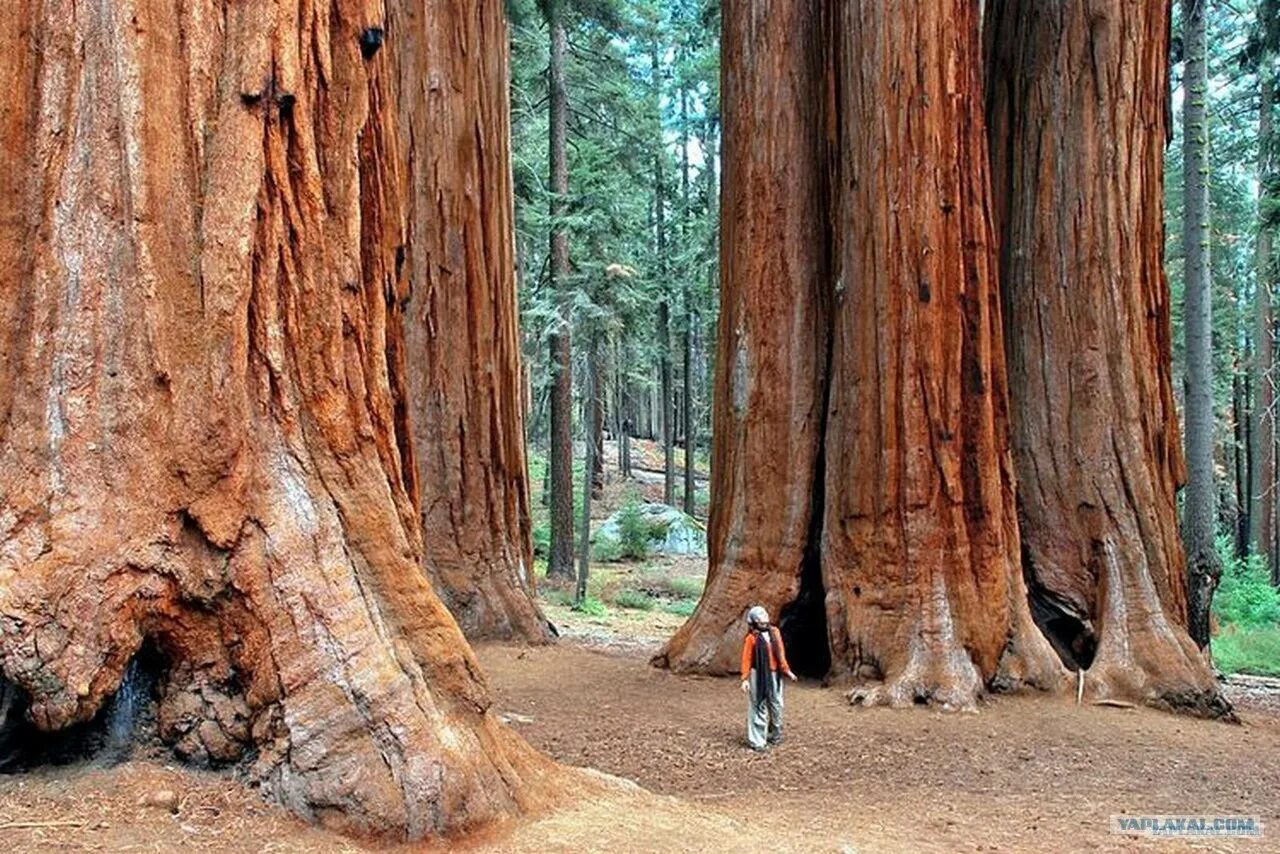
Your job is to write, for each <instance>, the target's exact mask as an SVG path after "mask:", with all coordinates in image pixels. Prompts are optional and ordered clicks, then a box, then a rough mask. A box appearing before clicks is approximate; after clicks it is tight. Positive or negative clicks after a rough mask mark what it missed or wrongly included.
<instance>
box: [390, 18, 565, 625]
mask: <svg viewBox="0 0 1280 854" xmlns="http://www.w3.org/2000/svg"><path fill="white" fill-rule="evenodd" d="M397 25H398V26H399V27H400V33H401V36H402V40H401V43H402V44H405V45H406V50H405V52H403V53H402V55H401V61H400V62H399V69H400V95H401V98H402V113H401V115H402V116H403V117H404V122H403V123H402V126H401V131H402V134H404V140H403V144H404V145H405V147H406V150H407V151H408V152H409V171H408V174H407V186H408V194H409V195H408V199H409V201H408V208H407V220H408V223H409V233H408V241H407V247H406V251H405V253H404V256H403V257H404V262H403V263H404V270H403V275H404V276H406V277H407V278H408V281H409V291H410V292H409V298H408V306H407V308H406V313H407V319H406V325H405V358H406V360H407V364H408V366H409V370H408V372H407V376H408V389H409V420H410V421H411V422H412V425H413V429H412V433H413V446H414V449H415V451H416V455H417V462H418V465H417V471H416V473H415V474H416V477H415V478H414V479H413V482H412V483H411V485H410V491H411V492H413V491H414V490H415V489H416V491H417V492H418V493H420V495H419V496H417V498H418V503H419V506H421V508H422V530H423V539H424V541H425V555H424V565H425V567H426V569H427V571H428V573H429V574H430V576H431V579H432V581H433V582H434V583H435V588H436V591H437V592H438V593H439V594H440V596H441V598H442V599H443V600H444V602H445V604H446V605H448V606H449V610H450V611H451V612H452V613H453V615H454V617H456V618H457V620H458V623H459V624H460V625H461V626H462V630H463V632H465V633H466V635H467V637H468V638H470V639H472V640H477V639H481V638H499V639H503V640H509V639H521V640H526V641H532V642H535V643H541V642H546V641H547V640H549V639H550V633H549V631H548V624H547V621H546V619H545V618H544V617H543V616H542V613H541V611H540V610H539V608H538V606H537V603H536V601H535V600H534V597H533V584H534V577H533V544H532V539H531V535H530V530H531V529H530V518H529V486H528V481H527V478H528V474H527V468H526V465H525V452H524V413H523V410H522V408H521V405H520V393H521V387H520V377H521V372H520V346H519V337H518V332H517V327H516V323H517V319H518V307H517V304H516V287H515V255H514V243H513V241H514V235H515V232H514V210H513V204H514V196H513V193H512V184H511V165H510V164H511V157H510V150H509V145H510V143H509V140H510V127H509V122H510V119H509V115H510V112H509V109H508V106H507V97H508V96H507V78H508V72H507V24H506V18H505V14H504V11H503V7H502V2H501V0H483V2H477V3H469V4H455V3H426V4H422V3H409V4H406V5H405V7H404V13H403V15H402V16H401V17H400V18H399V19H398V20H397ZM404 36H408V37H407V38H403V37H404Z"/></svg>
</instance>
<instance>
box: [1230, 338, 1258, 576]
mask: <svg viewBox="0 0 1280 854" xmlns="http://www.w3.org/2000/svg"><path fill="white" fill-rule="evenodd" d="M1245 356H1246V358H1247V356H1248V351H1247V350H1246V351H1245ZM1251 386H1252V383H1250V382H1249V372H1248V371H1242V370H1235V371H1234V372H1233V373H1232V376H1231V427H1232V433H1233V435H1234V439H1235V465H1234V467H1233V469H1232V471H1233V474H1234V477H1233V478H1232V480H1233V481H1234V483H1233V486H1234V487H1235V489H1234V491H1233V495H1234V499H1235V507H1236V517H1235V519H1236V521H1235V527H1234V528H1233V529H1232V530H1233V531H1234V534H1235V537H1234V542H1233V544H1232V545H1233V546H1234V548H1235V553H1236V556H1237V557H1245V556H1246V555H1247V554H1248V553H1249V548H1250V536H1251V532H1250V519H1251V514H1250V508H1249V504H1250V501H1249V496H1250V495H1252V494H1253V490H1252V489H1251V488H1250V483H1251V479H1250V470H1251V469H1252V468H1253V466H1252V465H1251V464H1250V460H1251V459H1252V457H1253V455H1252V453H1251V452H1250V448H1251V447H1252V445H1253V441H1252V431H1251V428H1250V422H1251V421H1252V420H1253V419H1252V417H1251V413H1250V411H1249V405H1250V404H1249V389H1250V387H1251Z"/></svg>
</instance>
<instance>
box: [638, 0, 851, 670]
mask: <svg viewBox="0 0 1280 854" xmlns="http://www.w3.org/2000/svg"><path fill="white" fill-rule="evenodd" d="M766 5H767V7H768V8H766ZM820 9H821V4H820V3H819V2H818V0H786V2H774V3H771V4H765V3H762V2H752V3H746V2H744V3H731V4H726V5H725V6H724V7H723V9H722V14H723V16H724V17H723V22H724V23H723V27H724V29H723V35H722V56H721V62H722V66H721V67H722V95H721V100H722V103H723V105H724V107H723V110H724V144H723V157H724V160H723V163H724V173H723V182H722V184H721V187H722V194H723V196H722V198H723V205H724V210H725V215H724V217H723V219H722V226H721V229H722V241H721V250H720V253H721V254H720V265H721V271H722V273H721V290H720V335H719V343H718V347H719V352H718V355H717V358H716V368H715V370H716V378H715V384H716V394H715V395H714V398H713V416H712V417H713V420H714V425H713V429H712V433H713V435H714V436H715V441H714V442H713V443H712V454H713V459H712V463H711V470H712V482H711V492H712V494H711V518H710V520H709V532H708V550H709V553H710V564H709V570H708V574H707V585H706V591H705V593H704V594H703V597H702V600H701V601H700V602H699V603H698V608H697V611H696V612H695V614H694V616H693V618H692V619H691V620H689V621H688V622H686V623H685V624H684V625H683V626H682V627H681V628H680V630H679V631H678V632H677V633H676V635H675V636H674V637H673V638H672V639H671V641H670V642H669V643H668V644H667V647H666V649H665V650H664V651H663V652H662V653H661V654H660V656H659V659H658V660H659V661H660V662H663V663H667V664H669V665H670V666H671V667H672V668H673V669H676V670H704V671H709V672H713V673H729V672H733V671H735V670H736V668H737V661H738V653H739V644H740V642H741V636H742V631H743V628H742V625H741V617H742V614H743V612H744V611H745V609H746V608H748V607H749V606H750V605H752V604H755V603H759V604H763V605H764V606H765V607H766V608H767V609H769V612H770V613H771V614H774V615H777V614H778V612H779V611H780V609H782V607H783V606H785V605H788V604H789V603H791V602H793V601H794V600H795V599H796V598H797V594H798V592H799V586H800V576H801V569H802V566H804V565H805V561H806V554H807V550H808V545H807V544H808V539H809V528H810V522H811V519H812V517H813V510H812V508H811V505H812V501H813V491H814V477H815V465H816V460H817V456H818V448H819V446H820V443H821V438H822V433H821V425H822V421H823V415H822V407H823V397H822V386H821V383H822V373H821V372H822V366H823V364H824V362H825V359H826V355H825V353H826V351H825V339H826V323H827V321H826V318H825V312H824V310H823V302H824V300H825V290H824V287H823V283H824V282H825V281H826V280H827V269H828V265H827V260H826V256H825V249H824V246H823V244H822V239H821V237H822V235H824V234H825V232H826V224H825V222H824V220H823V216H824V214H823V205H822V198H823V194H824V192H825V189H824V184H823V180H822V175H821V170H822V163H821V160H820V156H821V155H820V150H819V149H820V139H821V128H820V125H819V121H820V119H819V114H818V111H817V110H815V109H814V105H815V104H818V103H820V100H821V91H822V86H821V81H820V77H819V74H820V61H821V59H820V57H821V54H822V46H821V41H820V35H819V25H818V19H819V10H820ZM764 139H768V140H769V143H768V144H767V145H766V144H762V143H761V140H764ZM815 238H817V239H815ZM810 558H812V556H810ZM811 566H812V567H813V568H814V569H816V568H817V567H816V564H812V563H811ZM814 605H815V606H816V613H817V614H819V615H821V613H822V601H821V593H820V592H819V593H818V597H817V600H816V602H815V603H814ZM784 626H785V627H786V628H788V629H789V628H791V624H790V622H789V621H788V622H785V623H784ZM817 635H818V642H817V644H816V646H817V648H818V649H819V650H820V651H824V650H825V648H826V641H825V637H824V632H823V631H822V629H821V627H820V626H819V628H818V630H817ZM787 640H788V642H789V643H790V644H791V646H792V648H793V649H792V655H791V658H792V659H793V660H795V661H796V662H797V663H798V664H801V663H803V662H806V661H808V660H809V658H810V657H809V656H808V655H806V654H805V653H804V651H802V650H800V649H798V648H796V647H797V642H796V640H795V638H793V637H790V636H789V637H788V638H787ZM814 669H817V670H819V671H821V670H824V669H825V668H824V667H818V668H814Z"/></svg>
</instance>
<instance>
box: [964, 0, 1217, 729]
mask: <svg viewBox="0 0 1280 854" xmlns="http://www.w3.org/2000/svg"><path fill="white" fill-rule="evenodd" d="M987 12H988V15H989V17H988V24H987V28H986V36H987V38H988V45H989V49H988V61H989V68H988V75H987V79H988V82H989V88H988V116H989V122H990V138H991V140H992V151H991V157H992V164H993V168H992V175H993V184H994V193H995V198H996V207H997V210H998V222H999V224H1000V230H1001V278H1002V295H1003V302H1004V310H1005V325H1006V330H1007V334H1006V339H1005V340H1006V342H1007V353H1008V364H1009V383H1010V385H1011V387H1012V388H1013V389H1015V390H1016V394H1015V395H1014V396H1013V418H1012V443H1013V458H1014V462H1015V466H1016V471H1017V476H1018V510H1019V517H1020V519H1021V523H1022V524H1021V534H1022V556H1023V571H1024V572H1025V574H1026V576H1027V578H1028V579H1029V580H1030V585H1031V597H1032V602H1033V604H1034V606H1035V614H1036V618H1037V622H1038V623H1039V625H1040V626H1041V628H1042V629H1043V630H1044V632H1045V634H1046V635H1047V636H1048V638H1049V639H1050V640H1051V641H1052V642H1053V643H1054V645H1055V648H1056V649H1057V651H1058V653H1059V655H1060V656H1061V657H1062V658H1063V660H1064V661H1065V662H1066V663H1067V665H1068V666H1069V667H1071V668H1072V669H1073V670H1075V669H1083V670H1085V671H1086V688H1087V691H1088V693H1089V695H1091V696H1097V697H1113V698H1123V699H1130V700H1137V701H1142V702H1147V703H1152V704H1156V705H1165V706H1178V707H1188V708H1189V709H1190V710H1192V711H1196V712H1200V713H1205V714H1221V713H1222V712H1223V711H1224V709H1225V708H1226V707H1225V703H1224V701H1223V700H1222V699H1221V697H1220V696H1219V694H1218V691H1217V687H1216V682H1215V680H1214V677H1213V674H1212V672H1211V671H1210V669H1209V668H1208V666H1207V665H1206V663H1205V661H1204V659H1203V657H1202V656H1201V655H1200V654H1199V651H1198V650H1197V649H1196V647H1195V645H1194V644H1193V643H1192V642H1191V639H1190V637H1189V636H1188V635H1187V631H1186V627H1187V598H1186V583H1185V577H1184V573H1185V558H1184V555H1183V551H1182V544H1181V542H1180V541H1179V536H1178V520H1177V506H1176V502H1175V494H1176V491H1177V489H1178V487H1179V485H1180V483H1181V482H1182V477H1183V463H1182V454H1181V446H1180V440H1179V435H1178V415H1177V411H1176V409H1175V406H1174V400H1173V386H1172V378H1171V373H1172V370H1171V360H1172V355H1171V353H1172V340H1171V339H1172V332H1171V326H1170V305H1169V288H1168V283H1167V281H1166V280H1165V277H1164V271H1163V266H1162V247H1163V228H1164V221H1163V209H1162V191H1163V181H1164V176H1163V147H1164V142H1165V109H1164V103H1165V102H1164V85H1165V84H1164V81H1165V79H1166V74H1167V54H1166V39H1165V33H1166V28H1167V25H1168V19H1167V15H1168V9H1167V8H1166V7H1165V5H1164V4H1160V3H1147V2H1142V0H1125V2H1122V3H1118V4H1115V5H1114V6H1112V7H1108V8H1107V9H1106V10H1103V9H1101V8H1099V7H1097V6H1096V5H1095V4H1091V3H1089V2H1086V0H1066V2H1061V3H1039V2H1034V0H995V2H993V3H992V4H991V5H990V6H989V7H988V10H987Z"/></svg>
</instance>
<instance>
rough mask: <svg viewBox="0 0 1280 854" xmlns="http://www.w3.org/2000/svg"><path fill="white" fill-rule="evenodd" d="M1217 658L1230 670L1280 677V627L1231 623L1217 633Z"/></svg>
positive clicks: (1215, 661) (1215, 644)
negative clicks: (1243, 626)
mask: <svg viewBox="0 0 1280 854" xmlns="http://www.w3.org/2000/svg"><path fill="white" fill-rule="evenodd" d="M1212 649H1213V660H1214V663H1215V664H1217V665H1218V667H1219V668H1220V669H1222V670H1223V671H1225V672H1227V673H1252V674H1253V675H1255V676H1280V627H1275V626H1272V627H1270V628H1253V629H1249V628H1243V629H1242V628H1238V627H1237V626H1234V625H1227V626H1225V627H1224V628H1223V629H1222V630H1221V631H1219V632H1218V634H1216V635H1214V637H1213V643H1212Z"/></svg>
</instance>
